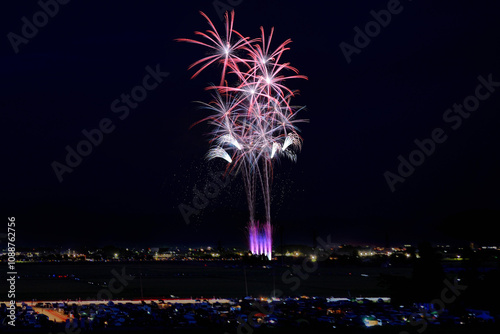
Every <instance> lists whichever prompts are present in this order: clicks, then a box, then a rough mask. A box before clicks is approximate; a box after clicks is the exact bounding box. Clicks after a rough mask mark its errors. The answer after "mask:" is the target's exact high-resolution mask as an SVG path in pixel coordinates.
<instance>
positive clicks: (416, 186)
mask: <svg viewBox="0 0 500 334" xmlns="http://www.w3.org/2000/svg"><path fill="white" fill-rule="evenodd" d="M44 1H46V2H48V3H54V0H52V1H47V0H42V3H43V2H44ZM60 2H61V3H64V1H63V0H60ZM227 3H228V2H226V1H225V0H220V1H218V2H216V4H219V5H220V4H227ZM229 3H232V4H233V7H234V9H235V13H236V20H235V29H236V30H238V31H239V32H241V33H242V34H243V35H246V36H250V37H258V36H259V33H260V31H259V27H260V26H263V27H264V28H265V29H266V31H269V29H270V28H271V27H273V26H274V27H275V35H274V38H273V41H274V43H273V46H275V47H276V46H277V45H278V44H280V43H282V42H283V41H285V40H286V39H287V38H291V39H292V40H293V43H292V44H291V50H290V51H288V52H287V53H285V60H286V61H289V62H291V64H292V66H295V67H296V68H298V69H299V70H300V72H301V74H304V75H307V76H308V78H309V80H308V81H305V80H290V81H289V82H287V84H288V86H289V87H291V88H294V89H299V90H300V92H301V94H300V96H298V97H297V98H296V99H295V104H297V105H305V106H306V107H307V110H306V111H304V112H303V114H302V117H303V118H307V119H309V120H310V122H309V123H308V124H304V125H302V126H301V130H302V132H301V135H302V136H303V138H304V145H303V149H302V152H301V153H300V154H299V155H298V161H297V163H296V164H293V163H290V162H288V161H284V160H283V161H282V162H281V163H279V164H277V165H276V168H275V174H274V184H273V195H272V219H273V223H274V224H275V226H277V227H278V226H281V227H282V235H283V239H284V242H285V243H306V244H312V243H313V238H314V236H315V235H316V236H320V237H322V238H323V239H324V238H326V236H327V235H331V240H333V241H334V242H337V243H342V242H352V243H372V244H378V245H385V244H386V243H388V244H389V245H398V244H401V243H415V242H419V241H422V240H429V241H431V242H436V243H446V242H454V243H459V244H460V243H466V242H467V243H468V242H470V241H473V242H475V243H477V244H486V243H497V244H498V243H499V242H498V241H499V240H498V235H497V234H496V233H495V232H494V230H493V229H494V228H495V225H496V224H498V223H499V222H500V211H499V210H500V196H499V195H498V194H499V191H498V189H499V188H500V178H499V177H498V171H499V170H500V157H499V149H498V143H499V142H500V132H499V131H498V129H499V126H500V64H499V61H500V40H499V37H498V34H499V32H500V21H499V20H498V15H499V13H500V12H499V9H500V4H498V2H496V1H484V2H481V3H477V2H476V3H474V4H472V3H471V2H469V1H446V2H444V3H443V2H442V1H439V3H438V1H423V0H422V1H420V0H414V1H409V0H403V1H401V2H400V3H399V4H398V2H397V1H329V2H324V1H316V2H314V1H313V2H310V1H307V2H306V1H263V0H262V1H252V0H242V1H232V2H231V1H229ZM58 6H59V8H58V10H57V13H55V12H56V9H55V7H54V6H52V7H50V8H49V9H48V10H49V11H52V13H51V14H52V16H53V17H50V16H49V15H45V16H44V14H37V13H38V12H39V11H41V10H42V9H41V7H40V4H39V3H38V2H37V1H9V2H8V3H6V4H3V9H2V13H1V14H0V16H1V19H0V27H1V32H2V33H3V36H4V37H3V42H2V43H1V59H0V71H1V72H0V73H1V85H2V89H1V90H0V111H1V112H0V115H1V116H0V117H1V124H2V129H3V130H2V137H3V140H2V146H1V153H2V169H1V170H2V174H1V184H0V189H1V193H0V194H1V198H0V208H1V212H2V214H3V216H4V218H5V225H4V227H5V229H7V219H6V217H10V216H15V217H16V222H17V243H18V244H19V245H26V246H38V245H53V246H64V247H66V246H70V247H78V246H82V245H86V246H97V245H105V244H115V245H121V246H131V247H133V246H150V247H158V246H170V245H206V244H211V245H215V244H216V243H217V242H218V241H220V242H221V243H222V245H223V246H233V245H234V246H240V247H243V246H244V245H245V233H244V231H245V225H246V223H247V219H248V213H247V208H246V198H245V194H244V190H243V183H242V181H241V178H240V177H239V176H238V177H236V178H235V179H232V180H230V181H228V183H227V185H226V186H224V187H223V188H222V189H221V190H220V192H219V194H218V195H217V196H215V198H213V199H210V203H209V204H208V205H207V206H206V208H205V209H203V210H201V211H200V212H199V213H198V214H196V215H192V216H191V217H190V224H186V222H185V220H184V219H183V217H182V215H181V213H180V211H179V208H178V206H179V205H180V204H186V205H192V202H193V198H194V197H195V191H194V188H195V187H196V189H203V188H204V187H205V185H206V184H209V183H210V182H212V178H211V176H210V173H218V172H221V171H223V170H224V168H225V164H224V162H223V161H221V160H218V161H212V162H206V161H205V160H204V154H205V152H206V151H207V149H208V148H209V143H208V142H207V140H208V138H207V136H206V135H205V134H206V132H207V131H208V130H209V129H210V128H209V127H208V125H206V124H202V125H199V126H196V127H193V128H191V129H190V125H191V124H193V123H194V122H196V121H197V120H199V119H200V118H202V117H203V116H205V115H206V112H204V111H203V110H200V109H199V107H198V105H197V104H196V103H195V102H194V101H204V102H208V101H209V99H210V93H209V92H207V91H205V90H204V87H205V86H207V85H208V84H210V83H213V82H217V81H218V80H219V75H220V71H219V69H218V68H211V69H209V70H207V71H205V72H203V73H202V74H201V75H200V76H199V77H197V78H195V79H193V80H191V79H190V77H191V75H192V74H193V73H194V71H188V66H189V65H190V64H191V63H193V62H194V61H196V60H197V59H199V58H201V57H203V56H204V55H206V50H205V49H203V48H202V47H200V46H196V45H192V44H187V43H179V42H175V41H174V39H175V38H179V37H185V38H193V37H194V31H195V30H202V31H203V30H206V29H207V28H208V25H207V23H206V22H205V20H204V18H203V17H202V16H201V15H200V14H199V11H203V12H205V13H206V14H207V15H208V16H209V17H210V18H211V19H212V20H213V22H214V24H215V25H216V26H217V28H219V29H220V30H222V29H223V23H222V21H221V20H220V18H219V13H218V11H217V10H216V8H215V7H214V2H212V1H105V2H103V1H76V0H73V1H67V3H66V4H59V5H58ZM388 9H389V10H390V11H389V12H388V11H387V10H388ZM219 10H222V9H219ZM381 10H385V12H380V11H381ZM372 11H373V12H372ZM391 11H392V14H391V17H390V22H389V19H388V17H387V16H383V13H391ZM377 13H378V14H377ZM34 15H35V17H34ZM377 15H378V16H379V20H384V19H385V22H383V25H385V27H382V26H381V25H379V24H373V23H371V24H368V29H372V30H369V33H370V34H371V35H372V37H370V36H367V35H365V36H364V39H363V36H362V35H360V34H359V33H358V32H359V31H360V30H361V31H365V26H366V25H367V23H369V22H370V21H374V20H375V19H374V16H377ZM23 17H25V19H23ZM34 19H35V21H36V20H38V21H37V22H38V24H39V27H38V28H37V30H38V31H37V32H36V31H33V30H32V29H31V30H30V28H29V27H28V26H26V27H24V28H23V26H24V25H27V23H26V22H28V23H29V24H32V23H33V20H34ZM45 19H46V20H45ZM23 33H24V34H25V35H27V36H28V38H26V36H23ZM356 35H357V36H356ZM356 37H357V38H356ZM366 38H369V40H367V39H366ZM356 45H357V46H356ZM341 46H342V47H341ZM343 50H344V52H343ZM16 51H17V52H16ZM152 72H156V79H157V80H156V81H155V80H154V76H152V75H151V73H152ZM148 74H149V75H150V79H149V81H147V82H146V84H147V85H149V86H150V88H151V90H148V91H146V92H147V96H145V97H144V99H143V100H142V101H140V102H138V103H137V104H135V103H134V102H133V101H132V102H131V103H130V104H129V105H128V106H127V104H126V102H123V101H120V99H121V97H122V94H124V95H130V94H131V91H132V90H133V89H134V88H135V87H137V86H139V85H143V84H144V83H143V81H144V78H145V76H146V75H148ZM153 86H154V88H153ZM136 91H138V90H137V89H136ZM454 104H455V107H454ZM462 104H466V105H465V106H464V107H462V109H461V110H458V108H460V106H458V105H462ZM466 107H467V108H468V109H466ZM120 108H121V109H120ZM454 108H455V110H453V109H454ZM448 109H451V110H448ZM467 110H471V111H470V112H469V111H467ZM99 127H101V129H104V130H105V131H107V132H108V133H104V134H103V135H102V138H100V139H99V138H98V139H99V140H98V139H95V140H96V142H97V143H98V145H93V146H92V152H91V153H89V154H88V155H87V156H86V157H82V160H81V161H79V162H78V161H73V163H74V165H75V167H73V168H72V172H71V173H69V172H67V173H64V174H63V175H62V176H61V178H62V179H59V178H58V176H57V175H56V173H55V172H54V169H53V164H54V162H55V161H57V162H58V163H61V164H66V162H65V159H66V155H67V154H68V152H67V149H66V147H68V146H69V147H71V148H72V149H76V147H77V145H78V143H79V142H81V141H82V140H85V139H86V137H85V135H84V132H85V131H87V132H89V133H91V132H92V130H93V129H96V128H99ZM433 136H434V140H435V141H434V144H430V140H429V138H432V137H433ZM95 138H97V137H95ZM415 140H417V142H418V141H420V142H421V143H424V144H421V145H425V143H427V144H426V145H427V146H424V149H426V150H427V153H429V154H428V155H425V152H424V153H418V152H414V151H415V150H418V146H417V144H416V142H415ZM436 141H438V143H436ZM432 146H434V147H432ZM83 149H85V147H84V148H83ZM421 150H422V149H421ZM412 152H413V153H412ZM399 156H401V158H402V159H405V161H409V159H410V158H411V159H412V160H413V161H414V162H415V163H416V164H418V166H416V167H414V170H409V169H408V166H406V167H399V165H400V164H405V163H401V158H399ZM398 168H400V169H401V170H400V172H398ZM412 168H413V167H412ZM387 172H390V173H393V174H390V175H392V176H391V178H390V180H392V181H390V182H388V181H387V179H386V177H387V175H389V174H388V173H387ZM401 172H402V173H403V174H404V173H406V174H405V175H406V176H404V175H403V176H401V175H399V176H396V175H397V174H398V173H401ZM395 176H396V178H395ZM402 180H404V182H400V181H402ZM391 182H393V184H392V189H391V185H390V184H389V183H391ZM277 235H279V233H277ZM277 238H278V239H279V237H278V236H277Z"/></svg>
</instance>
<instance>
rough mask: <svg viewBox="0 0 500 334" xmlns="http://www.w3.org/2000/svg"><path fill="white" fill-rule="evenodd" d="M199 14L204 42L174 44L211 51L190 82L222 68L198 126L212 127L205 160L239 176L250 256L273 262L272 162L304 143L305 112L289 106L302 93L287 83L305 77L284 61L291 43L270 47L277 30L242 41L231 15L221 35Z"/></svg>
mask: <svg viewBox="0 0 500 334" xmlns="http://www.w3.org/2000/svg"><path fill="white" fill-rule="evenodd" d="M200 13H201V15H202V16H203V17H204V18H205V19H206V20H207V22H208V24H209V26H210V29H209V30H207V31H206V32H199V31H196V32H195V34H196V35H197V36H199V37H200V40H195V39H187V38H179V39H176V40H177V41H181V42H189V43H194V44H198V45H202V46H204V47H206V48H208V49H209V51H210V53H209V55H207V56H206V57H204V58H202V59H200V60H198V61H196V62H194V63H193V64H192V65H191V66H190V67H189V69H192V68H195V67H198V69H197V71H196V72H195V73H194V74H193V76H192V78H195V77H196V76H197V75H198V74H200V72H202V71H203V70H205V69H206V68H207V67H209V66H212V65H219V66H221V67H222V74H221V78H220V84H219V85H217V86H215V85H212V86H209V87H207V89H208V90H211V91H213V100H212V101H211V102H210V103H202V105H203V107H204V108H205V109H207V110H208V111H209V113H210V115H209V116H207V117H206V118H203V119H201V120H200V121H198V122H197V123H200V122H208V123H209V124H211V125H212V126H213V131H212V132H211V133H210V135H211V137H212V139H211V143H212V144H213V146H212V148H210V149H209V151H208V152H207V155H206V158H207V159H209V160H210V159H214V158H222V159H224V160H225V161H227V163H228V171H229V172H235V173H240V172H241V174H242V176H243V181H244V185H245V191H246V196H247V202H248V209H249V215H250V217H249V218H250V222H249V224H248V230H249V243H250V249H251V252H252V253H253V254H259V255H260V254H265V255H266V256H267V257H268V258H271V240H272V239H271V234H272V233H271V232H272V231H271V223H270V222H271V183H272V174H273V164H274V163H275V162H276V161H277V160H278V159H279V158H280V157H285V158H288V159H290V160H292V161H296V159H297V155H296V152H297V151H299V150H300V148H301V145H302V138H301V137H300V136H299V135H298V128H297V123H300V122H304V121H305V120H302V119H296V115H297V112H299V111H300V110H301V109H303V108H297V107H294V106H292V105H291V104H290V102H291V99H292V97H294V96H295V95H296V94H297V93H298V92H297V91H294V90H291V89H289V88H288V87H287V86H285V81H286V80H289V79H307V77H306V76H303V75H299V74H298V73H299V72H298V70H297V69H296V68H294V67H292V66H290V64H289V63H283V62H281V58H282V55H283V53H284V52H285V51H287V50H289V48H288V44H290V43H291V40H290V39H288V40H286V41H285V42H284V43H282V44H280V45H279V46H278V47H277V48H276V49H274V50H272V49H271V40H272V36H273V33H274V28H272V29H271V32H270V34H269V36H268V37H267V38H266V35H265V33H264V28H262V27H261V28H260V30H261V37H260V38H255V39H250V38H249V37H244V36H243V35H241V34H240V33H239V32H237V31H236V30H234V29H233V24H234V11H233V12H231V13H230V14H228V13H227V12H226V14H225V34H224V35H221V34H220V33H219V32H218V31H217V29H216V28H215V26H214V24H213V23H212V22H211V21H210V19H209V18H208V16H207V15H205V14H204V13H203V12H200ZM230 80H231V83H232V84H229V82H230ZM197 123H195V124H197ZM257 186H260V188H261V190H262V197H263V202H264V210H265V221H266V223H265V224H262V225H259V223H258V221H257V220H256V217H255V211H256V210H255V200H256V190H257Z"/></svg>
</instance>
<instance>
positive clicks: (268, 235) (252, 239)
mask: <svg viewBox="0 0 500 334" xmlns="http://www.w3.org/2000/svg"><path fill="white" fill-rule="evenodd" d="M248 239H249V243H250V252H252V254H253V255H264V256H266V257H267V258H268V259H269V260H271V257H272V245H273V238H272V228H271V223H270V222H267V223H265V224H264V225H260V224H259V222H250V223H249V224H248Z"/></svg>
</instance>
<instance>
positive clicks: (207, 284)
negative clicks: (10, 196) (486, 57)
mask: <svg viewBox="0 0 500 334" xmlns="http://www.w3.org/2000/svg"><path fill="white" fill-rule="evenodd" d="M113 270H115V273H118V274H122V273H125V274H127V275H132V276H135V278H134V279H133V280H129V281H125V282H126V283H127V285H126V286H125V287H124V288H123V289H121V287H122V285H121V284H120V283H118V281H116V282H115V283H114V284H115V290H113V289H111V288H109V287H108V284H109V282H110V280H111V279H113V278H114V277H115V275H114V274H113V272H112V271H113ZM287 270H290V268H288V267H281V266H273V267H263V266H252V267H248V266H247V267H246V279H247V286H248V294H249V295H252V296H260V295H262V296H269V295H271V292H272V291H273V289H274V288H276V289H280V290H282V291H283V293H284V295H285V296H288V295H315V296H325V297H327V296H334V297H348V296H349V294H350V295H351V296H353V297H358V296H366V297H379V296H388V295H389V293H388V291H387V290H386V289H385V288H383V287H381V286H380V285H379V283H380V279H379V275H380V274H381V273H385V274H395V275H402V276H410V275H411V269H410V268H375V267H324V266H321V263H319V267H318V269H317V270H316V271H314V272H312V273H310V274H306V273H305V272H304V273H303V274H302V275H303V276H302V277H303V278H301V279H297V280H296V281H293V282H292V281H284V280H283V279H282V275H283V273H284V272H285V271H287ZM17 271H18V275H19V276H20V277H19V278H18V279H17V281H16V299H17V300H32V299H37V300H55V299H78V298H81V299H88V298H92V299H96V296H97V295H98V292H99V291H101V290H103V289H108V291H113V292H114V293H113V296H112V297H113V299H133V298H141V297H143V298H170V296H171V295H175V296H178V297H180V298H189V297H194V298H201V297H214V296H215V297H221V298H222V297H227V298H236V297H244V296H245V295H246V290H245V275H244V269H243V266H242V265H241V264H239V263H235V262H171V261H165V262H149V263H148V262H131V263H124V262H114V263H74V264H72V263H56V264H54V263H25V264H21V263H19V264H17ZM141 273H142V275H141ZM65 275H66V277H64V276H65ZM306 275H307V276H306ZM54 276H55V277H54ZM59 276H62V277H59ZM4 282H5V281H4ZM4 282H2V283H1V285H0V289H1V290H2V291H7V286H6V284H5V283H4ZM297 283H300V285H299V284H297ZM297 286H298V287H297ZM293 287H297V288H296V289H295V290H293V289H292V288H293ZM118 290H120V291H119V292H117V291H118ZM107 294H109V292H106V293H105V294H102V293H101V295H104V296H106V295H107ZM0 299H4V298H0Z"/></svg>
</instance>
